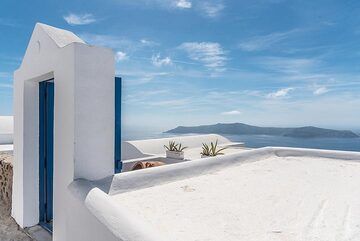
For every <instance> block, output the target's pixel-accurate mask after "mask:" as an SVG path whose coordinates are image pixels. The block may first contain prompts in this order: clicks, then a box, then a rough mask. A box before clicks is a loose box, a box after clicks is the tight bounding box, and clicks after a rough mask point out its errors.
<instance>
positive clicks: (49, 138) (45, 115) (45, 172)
mask: <svg viewBox="0 0 360 241" xmlns="http://www.w3.org/2000/svg"><path fill="white" fill-rule="evenodd" d="M53 133H54V80H53V79H51V80H47V81H42V82H40V83H39V168H40V169H39V188H40V189H39V204H40V216H39V217H40V220H39V221H40V224H41V225H42V226H44V227H45V228H47V229H48V230H49V231H51V230H52V219H53V148H54V144H53V139H54V138H53Z"/></svg>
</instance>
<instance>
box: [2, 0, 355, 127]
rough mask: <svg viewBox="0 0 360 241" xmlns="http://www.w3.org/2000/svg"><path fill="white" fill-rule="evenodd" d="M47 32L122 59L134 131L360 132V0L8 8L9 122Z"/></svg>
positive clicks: (6, 1) (144, 0)
mask: <svg viewBox="0 0 360 241" xmlns="http://www.w3.org/2000/svg"><path fill="white" fill-rule="evenodd" d="M36 22H43V23H46V24H49V25H53V26H56V27H60V28H64V29H68V30H71V31H73V32H74V33H76V34H77V35H78V36H80V37H81V38H83V39H84V40H85V41H86V42H88V43H90V44H96V45H103V46H107V47H110V48H112V49H113V50H114V52H115V53H116V60H117V62H116V71H117V75H119V76H121V77H123V79H124V93H123V95H124V100H123V104H124V107H123V109H124V112H123V116H124V125H125V127H135V128H150V127H151V128H154V129H158V130H165V129H167V128H172V127H175V126H177V125H197V124H212V123H218V122H245V123H249V124H257V125H268V126H303V125H317V126H322V127H335V128H346V129H360V111H359V110H360V27H359V26H360V2H359V1H331V0H328V1H321V0H319V1H290V0H289V1H287V0H247V1H242V0H239V1H235V0H234V1H226V0H203V1H199V0H152V1H150V0H135V1H124V0H108V1H105V0H102V1H100V0H94V1H85V0H84V1H31V3H30V1H25V0H24V1H13V0H11V1H10V0H2V1H1V3H0V44H1V45H0V46H1V47H0V48H1V49H0V115H11V114H12V72H13V71H14V70H15V69H16V68H18V66H19V65H20V62H21V59H22V56H23V54H24V52H25V49H26V45H27V42H28V41H29V38H30V35H31V32H32V30H33V27H34V25H35V23H36Z"/></svg>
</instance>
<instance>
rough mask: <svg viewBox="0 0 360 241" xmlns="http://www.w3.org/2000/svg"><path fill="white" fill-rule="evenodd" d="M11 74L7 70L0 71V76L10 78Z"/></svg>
mask: <svg viewBox="0 0 360 241" xmlns="http://www.w3.org/2000/svg"><path fill="white" fill-rule="evenodd" d="M11 76H12V74H11V73H9V72H0V78H10V77H11Z"/></svg>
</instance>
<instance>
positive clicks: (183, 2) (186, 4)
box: [176, 0, 192, 8]
mask: <svg viewBox="0 0 360 241" xmlns="http://www.w3.org/2000/svg"><path fill="white" fill-rule="evenodd" d="M176 7H178V8H191V7H192V3H191V2H190V1H188V0H179V1H177V2H176Z"/></svg>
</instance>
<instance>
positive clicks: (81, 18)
mask: <svg viewBox="0 0 360 241" xmlns="http://www.w3.org/2000/svg"><path fill="white" fill-rule="evenodd" d="M63 18H64V19H65V21H66V22H67V23H68V24H70V25H85V24H90V23H93V22H96V19H95V18H94V16H93V15H92V14H89V13H85V14H73V13H70V14H68V15H66V16H63Z"/></svg>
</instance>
